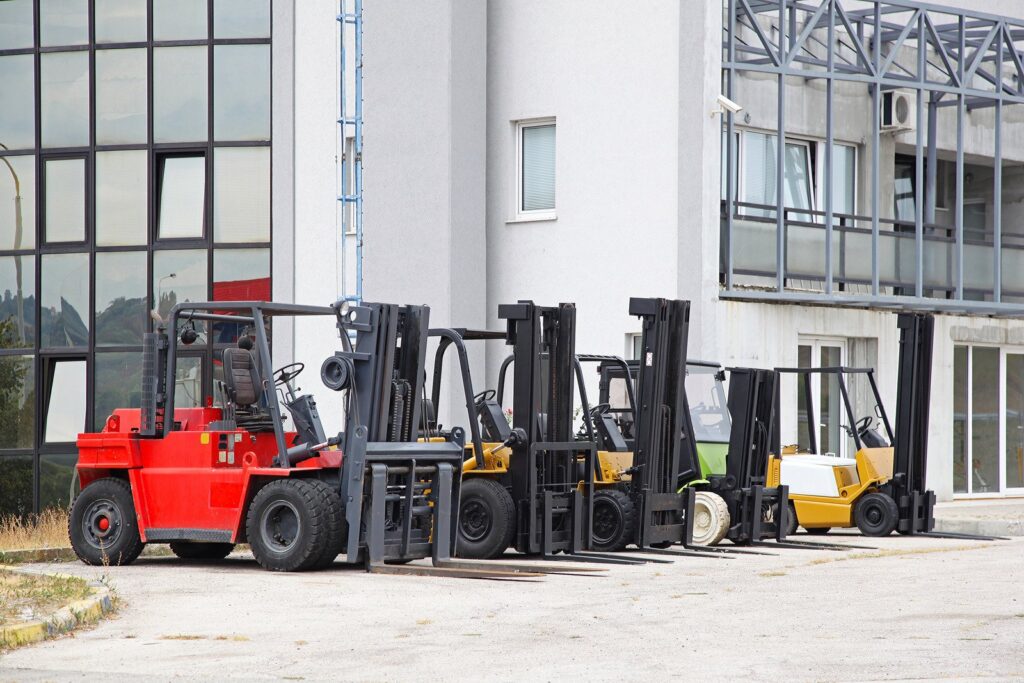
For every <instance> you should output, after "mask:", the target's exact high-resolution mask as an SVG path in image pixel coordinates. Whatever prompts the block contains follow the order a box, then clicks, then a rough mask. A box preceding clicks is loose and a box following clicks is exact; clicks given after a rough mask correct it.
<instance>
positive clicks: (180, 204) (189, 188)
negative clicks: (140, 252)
mask: <svg viewBox="0 0 1024 683" xmlns="http://www.w3.org/2000/svg"><path fill="white" fill-rule="evenodd" d="M160 166H161V168H160V175H159V180H160V190H159V192H160V197H159V200H160V204H159V207H160V215H159V216H158V218H157V230H158V235H159V237H160V238H161V239H170V238H176V237H202V236H203V214H204V210H205V208H206V159H205V157H201V156H190V157H167V158H165V159H162V160H161V161H160Z"/></svg>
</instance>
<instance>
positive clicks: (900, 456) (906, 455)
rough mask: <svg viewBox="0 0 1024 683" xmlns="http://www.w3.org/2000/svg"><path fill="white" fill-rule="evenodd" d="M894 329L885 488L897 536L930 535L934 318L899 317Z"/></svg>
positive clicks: (932, 495) (933, 499)
mask: <svg viewBox="0 0 1024 683" xmlns="http://www.w3.org/2000/svg"><path fill="white" fill-rule="evenodd" d="M897 326H898V327H899V330H900V356H899V371H898V373H899V376H898V379H897V385H896V430H895V434H894V436H895V439H894V443H893V477H892V480H891V481H890V482H889V483H888V484H887V485H886V488H888V489H889V491H888V492H889V495H890V496H892V499H893V500H894V501H896V506H897V507H898V508H899V511H900V516H899V523H898V524H897V526H896V529H897V531H899V532H900V533H905V534H913V533H917V532H930V531H932V529H933V528H934V526H935V519H934V517H933V511H934V507H935V494H934V493H933V492H932V491H929V490H927V466H928V420H929V408H930V405H931V389H932V344H933V340H934V333H935V318H934V317H933V316H931V315H929V314H924V313H901V314H899V318H898V320H897Z"/></svg>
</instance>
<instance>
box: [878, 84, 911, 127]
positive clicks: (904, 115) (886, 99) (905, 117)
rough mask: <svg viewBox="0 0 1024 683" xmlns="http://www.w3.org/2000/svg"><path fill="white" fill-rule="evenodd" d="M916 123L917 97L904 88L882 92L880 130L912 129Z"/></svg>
mask: <svg viewBox="0 0 1024 683" xmlns="http://www.w3.org/2000/svg"><path fill="white" fill-rule="evenodd" d="M916 125H917V97H916V96H915V95H914V94H913V93H910V92H908V91H906V90H889V91H887V92H883V93H882V130H888V131H904V130H914V128H915V127H916Z"/></svg>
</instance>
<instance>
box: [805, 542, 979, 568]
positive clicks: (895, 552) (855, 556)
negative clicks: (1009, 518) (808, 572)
mask: <svg viewBox="0 0 1024 683" xmlns="http://www.w3.org/2000/svg"><path fill="white" fill-rule="evenodd" d="M988 547H990V545H989V544H985V545H957V546H952V547H949V548H919V549H917V550H906V549H899V548H893V549H890V550H876V551H874V552H870V553H851V554H849V555H836V556H832V557H822V558H819V559H817V560H811V561H810V562H808V563H807V566H811V565H815V564H829V563H831V562H845V561H847V560H871V559H875V558H879V557H901V556H904V555H931V554H932V553H955V552H959V551H961V550H981V549H982V548H988Z"/></svg>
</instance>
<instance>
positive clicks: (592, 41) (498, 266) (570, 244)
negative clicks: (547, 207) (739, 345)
mask: <svg viewBox="0 0 1024 683" xmlns="http://www.w3.org/2000/svg"><path fill="white" fill-rule="evenodd" d="M627 15H628V16H627ZM679 22H680V4H679V3H678V2H676V1H675V0H658V1H654V2H647V3H645V4H644V8H643V11H633V10H627V9H626V8H624V6H623V5H622V3H620V2H613V1H612V0H598V1H593V2H573V1H568V0H564V1H561V2H545V1H542V0H521V1H517V2H514V3H513V2H492V3H490V4H489V15H488V54H487V74H488V88H487V151H488V156H487V314H488V319H489V323H490V326H491V328H492V329H502V328H501V326H500V324H499V321H498V319H497V310H498V305H499V304H501V303H512V302H515V301H517V300H519V299H534V300H535V301H536V302H537V303H538V304H542V305H547V306H550V305H554V304H556V303H558V302H563V301H566V302H575V303H576V304H577V325H578V333H577V349H578V350H579V351H580V352H587V353H615V354H620V355H621V354H624V353H625V352H626V333H627V332H638V331H639V325H638V323H637V321H636V320H635V319H631V318H630V317H629V315H628V300H629V297H630V296H670V297H671V296H675V295H676V294H677V287H678V281H677V272H678V271H677V261H676V259H677V252H678V250H679V246H678V241H679V233H678V229H677V223H676V218H677V217H676V209H677V201H678V197H679V185H680V183H679V180H680V179H679V177H678V164H679V161H680V159H679V148H678V145H677V141H678V133H679V118H678V111H679V101H680V99H681V94H680V91H679V63H680V54H679V50H680V44H679V31H680V23H679ZM548 116H553V117H556V126H557V128H556V157H557V161H556V205H557V219H555V220H548V221H539V222H524V223H515V222H511V221H510V219H511V218H512V217H513V216H514V213H515V212H514V208H515V206H514V197H515V184H514V183H515V182H516V181H515V170H514V169H515V159H514V150H515V139H514V134H513V131H514V126H513V122H514V121H517V120H521V119H528V118H538V117H548ZM698 130H699V129H698ZM689 156H690V157H691V158H692V159H695V157H693V155H692V154H691V155H689ZM687 173H688V175H689V176H691V178H692V177H694V176H698V175H699V174H700V173H702V170H701V168H700V165H699V164H694V165H692V166H691V167H690V168H688V169H687ZM691 178H688V179H687V181H686V182H689V181H690V179H691ZM691 295H694V296H695V295H696V292H695V291H694V292H692V293H691ZM504 355H505V350H504V349H502V348H500V347H498V346H495V347H492V350H491V353H490V354H489V357H488V367H489V370H490V372H489V375H488V377H489V378H493V377H494V375H495V372H496V371H497V365H498V364H499V363H500V360H501V358H502V357H503V356H504ZM491 381H492V382H493V380H491Z"/></svg>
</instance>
